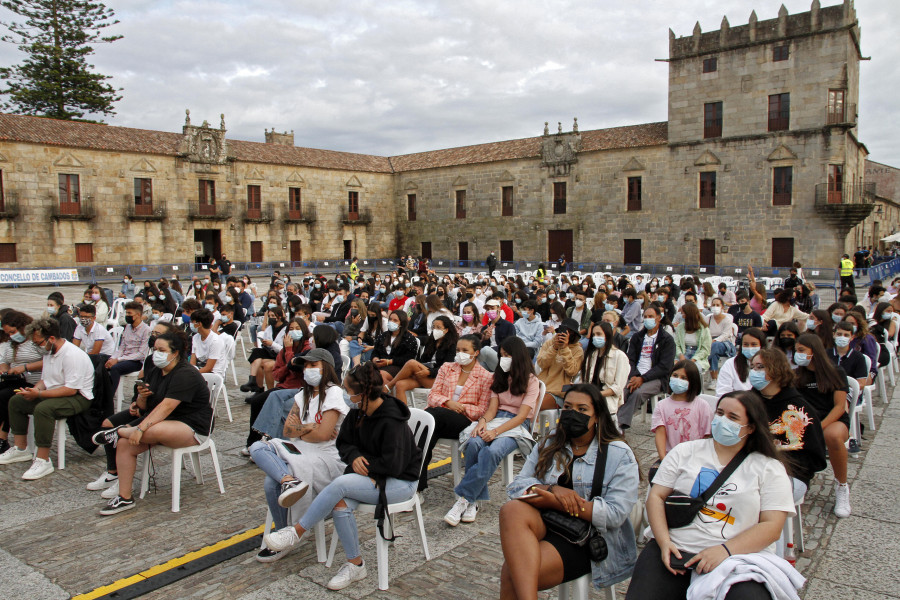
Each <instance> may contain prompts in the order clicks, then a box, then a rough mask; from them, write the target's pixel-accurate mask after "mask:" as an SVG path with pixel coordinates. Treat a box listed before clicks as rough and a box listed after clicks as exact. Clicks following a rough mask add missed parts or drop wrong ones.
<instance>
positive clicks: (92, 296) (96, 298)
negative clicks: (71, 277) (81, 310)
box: [91, 294, 100, 302]
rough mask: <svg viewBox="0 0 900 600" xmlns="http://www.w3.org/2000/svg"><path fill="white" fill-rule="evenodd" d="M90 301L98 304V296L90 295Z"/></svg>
mask: <svg viewBox="0 0 900 600" xmlns="http://www.w3.org/2000/svg"><path fill="white" fill-rule="evenodd" d="M91 300H93V301H94V302H98V301H99V300H100V294H91Z"/></svg>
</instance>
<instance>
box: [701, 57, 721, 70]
mask: <svg viewBox="0 0 900 600" xmlns="http://www.w3.org/2000/svg"><path fill="white" fill-rule="evenodd" d="M718 70H719V59H718V58H716V57H715V56H713V57H712V58H704V59H703V72H704V73H715V72H716V71H718Z"/></svg>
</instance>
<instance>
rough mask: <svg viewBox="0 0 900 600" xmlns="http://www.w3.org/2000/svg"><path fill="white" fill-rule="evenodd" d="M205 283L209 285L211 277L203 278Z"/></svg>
mask: <svg viewBox="0 0 900 600" xmlns="http://www.w3.org/2000/svg"><path fill="white" fill-rule="evenodd" d="M203 285H209V277H205V278H204V279H203Z"/></svg>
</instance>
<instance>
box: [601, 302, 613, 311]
mask: <svg viewBox="0 0 900 600" xmlns="http://www.w3.org/2000/svg"><path fill="white" fill-rule="evenodd" d="M603 308H604V310H615V309H616V307H615V305H614V304H610V303H609V302H604V303H603Z"/></svg>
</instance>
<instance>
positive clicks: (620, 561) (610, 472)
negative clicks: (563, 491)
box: [506, 439, 639, 588]
mask: <svg viewBox="0 0 900 600" xmlns="http://www.w3.org/2000/svg"><path fill="white" fill-rule="evenodd" d="M540 447H541V445H540V444H539V445H537V446H535V447H534V449H533V450H532V451H531V454H529V455H528V460H526V461H525V466H523V467H522V471H521V472H520V473H519V475H518V476H517V477H516V478H515V479H514V480H513V481H512V483H510V484H509V486H508V487H507V490H506V491H507V493H508V494H509V497H510V498H516V497H518V496H521V495H522V494H523V493H524V492H525V490H526V489H528V488H529V487H531V486H532V485H539V484H541V485H543V484H550V483H556V482H557V480H558V479H559V476H560V475H561V474H562V469H559V468H558V467H557V466H556V465H555V464H551V466H550V470H549V471H548V472H547V473H546V474H545V475H544V476H543V477H542V478H540V479H537V478H536V477H535V476H534V468H535V466H536V465H537V461H538V453H539V451H540ZM566 451H567V453H568V454H569V455H570V456H571V449H569V448H567V449H566ZM596 462H597V440H596V439H594V441H592V442H591V445H590V447H589V448H588V450H587V452H585V454H584V456H582V457H580V458H577V459H576V460H575V463H574V464H573V465H572V481H573V487H574V490H575V492H576V493H578V495H579V496H581V497H582V498H587V497H588V495H590V493H591V484H592V483H593V481H594V465H595V463H596ZM638 480H639V474H638V465H637V461H636V460H635V458H634V454H633V453H632V452H631V448H629V447H628V445H627V444H625V443H624V442H612V443H610V445H609V447H608V450H607V463H606V473H605V475H604V477H603V492H602V493H601V495H600V497H597V498H593V502H594V512H593V517H592V519H591V522H592V523H593V525H594V527H596V528H597V530H598V531H599V532H600V533H601V534H602V535H603V537H604V539H605V540H606V545H607V548H608V549H609V555H608V556H607V557H606V560H604V561H602V562H599V563H598V562H595V563H592V565H591V579H592V580H593V582H594V586H595V587H597V588H603V587H608V586H610V585H613V584H615V583H618V582H620V581H624V580H625V579H628V578H629V577H631V573H632V571H633V570H634V564H635V562H636V561H637V544H636V543H635V539H634V528H633V527H632V525H631V519H629V516H630V515H631V509H632V508H633V507H634V504H635V503H636V502H637V501H638V483H639V481H638Z"/></svg>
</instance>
